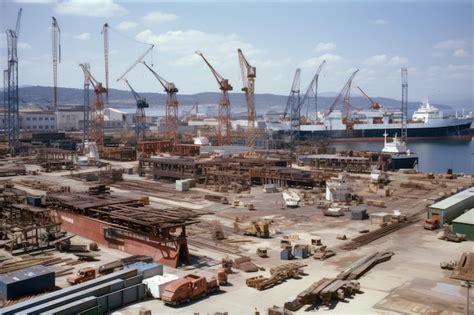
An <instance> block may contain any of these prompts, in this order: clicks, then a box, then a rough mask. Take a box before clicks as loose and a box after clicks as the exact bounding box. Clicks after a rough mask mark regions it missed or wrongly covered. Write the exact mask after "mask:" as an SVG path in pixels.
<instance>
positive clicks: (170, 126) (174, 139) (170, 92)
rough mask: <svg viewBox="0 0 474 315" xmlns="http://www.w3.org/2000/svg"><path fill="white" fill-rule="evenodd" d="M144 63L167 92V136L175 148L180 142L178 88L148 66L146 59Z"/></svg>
mask: <svg viewBox="0 0 474 315" xmlns="http://www.w3.org/2000/svg"><path fill="white" fill-rule="evenodd" d="M142 63H143V64H144V65H145V67H147V68H148V70H150V72H151V73H152V74H153V75H154V76H155V78H156V79H157V80H158V82H160V84H161V85H162V86H163V89H164V91H165V92H166V119H165V128H166V138H167V139H169V140H171V143H173V148H175V147H176V144H178V97H177V95H176V93H178V88H177V87H176V85H175V84H174V83H173V82H168V81H166V80H165V79H163V77H162V76H160V75H159V74H158V73H156V72H155V70H153V69H152V68H151V67H150V66H148V65H147V63H146V62H145V61H143V62H142Z"/></svg>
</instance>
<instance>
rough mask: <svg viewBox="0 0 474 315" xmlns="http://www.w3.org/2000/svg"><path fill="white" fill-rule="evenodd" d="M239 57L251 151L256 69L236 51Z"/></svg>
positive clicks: (253, 144)
mask: <svg viewBox="0 0 474 315" xmlns="http://www.w3.org/2000/svg"><path fill="white" fill-rule="evenodd" d="M237 54H238V55H239V63H240V71H241V72H242V84H243V87H242V91H244V92H245V100H246V101H247V146H248V147H250V148H251V150H254V149H255V120H256V118H257V113H256V110H255V78H256V77H257V69H256V68H255V67H253V66H251V65H250V64H249V62H248V61H247V59H246V58H245V56H244V54H243V53H242V50H241V49H240V48H239V49H237Z"/></svg>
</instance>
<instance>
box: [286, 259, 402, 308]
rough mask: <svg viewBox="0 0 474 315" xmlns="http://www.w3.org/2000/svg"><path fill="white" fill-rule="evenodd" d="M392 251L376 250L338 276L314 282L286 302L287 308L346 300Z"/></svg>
mask: <svg viewBox="0 0 474 315" xmlns="http://www.w3.org/2000/svg"><path fill="white" fill-rule="evenodd" d="M392 256H393V253H392V252H376V253H375V254H371V255H368V256H365V257H363V258H361V259H359V260H357V261H356V262H354V263H353V264H351V265H350V266H349V268H347V269H346V270H344V271H342V272H341V273H339V275H338V276H337V277H336V278H323V279H321V280H319V281H317V282H315V283H313V284H312V285H311V286H310V287H309V288H307V289H306V290H304V291H303V292H301V293H300V294H298V296H297V297H296V298H295V299H294V300H293V301H290V302H287V303H285V309H288V310H290V311H297V310H299V309H300V308H301V307H303V306H304V305H308V304H311V305H314V304H317V303H320V304H323V305H329V304H330V303H331V301H332V300H333V299H338V300H344V299H345V298H346V297H349V296H351V295H353V294H355V293H356V292H357V291H359V289H360V284H359V282H358V281H355V280H356V279H359V278H360V277H361V276H362V275H363V274H365V273H366V272H367V271H369V270H370V269H371V268H373V267H374V266H375V265H377V264H379V263H381V262H384V261H387V260H389V259H390V258H391V257H392Z"/></svg>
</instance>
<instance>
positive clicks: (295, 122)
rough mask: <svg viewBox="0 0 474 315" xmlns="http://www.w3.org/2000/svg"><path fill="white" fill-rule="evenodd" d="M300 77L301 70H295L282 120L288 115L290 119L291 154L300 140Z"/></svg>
mask: <svg viewBox="0 0 474 315" xmlns="http://www.w3.org/2000/svg"><path fill="white" fill-rule="evenodd" d="M300 77H301V69H300V68H298V69H296V72H295V76H294V77H293V84H292V85H291V90H290V95H289V96H288V100H287V102H286V107H285V112H284V114H283V120H285V119H286V117H287V116H288V115H289V116H290V117H289V118H290V149H291V153H292V154H293V153H294V152H295V150H296V147H297V145H298V142H299V138H300V106H299V104H300Z"/></svg>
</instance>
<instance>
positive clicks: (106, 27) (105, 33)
mask: <svg viewBox="0 0 474 315" xmlns="http://www.w3.org/2000/svg"><path fill="white" fill-rule="evenodd" d="M102 35H103V36H104V68H105V90H106V92H105V102H106V104H107V105H108V104H109V24H108V23H105V24H104V26H103V27H102Z"/></svg>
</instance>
